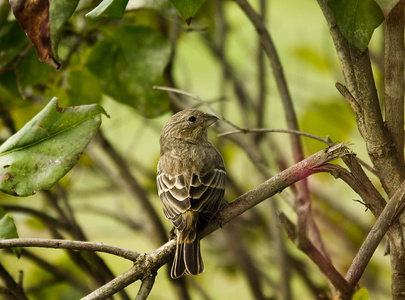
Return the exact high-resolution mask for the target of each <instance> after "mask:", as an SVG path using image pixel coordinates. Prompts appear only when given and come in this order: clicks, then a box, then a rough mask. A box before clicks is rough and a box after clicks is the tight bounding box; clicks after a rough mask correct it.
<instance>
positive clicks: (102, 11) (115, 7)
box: [86, 0, 129, 22]
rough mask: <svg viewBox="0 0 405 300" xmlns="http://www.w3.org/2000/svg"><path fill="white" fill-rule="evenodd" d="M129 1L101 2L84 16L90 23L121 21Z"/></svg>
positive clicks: (111, 0) (108, 0) (104, 0)
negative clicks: (111, 20)
mask: <svg viewBox="0 0 405 300" xmlns="http://www.w3.org/2000/svg"><path fill="white" fill-rule="evenodd" d="M128 1H129V0H103V1H102V2H101V3H100V4H99V5H98V6H97V7H96V8H94V9H93V10H92V11H90V12H89V13H87V14H86V19H87V20H89V21H92V22H97V21H102V20H110V19H121V18H122V16H123V15H124V12H125V8H126V7H127V4H128Z"/></svg>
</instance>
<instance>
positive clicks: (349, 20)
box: [329, 0, 384, 52]
mask: <svg viewBox="0 0 405 300" xmlns="http://www.w3.org/2000/svg"><path fill="white" fill-rule="evenodd" d="M329 6H330V8H331V9H332V11H333V14H334V15H335V18H336V23H337V24H338V26H339V29H340V31H341V32H342V34H343V36H344V37H345V38H346V39H347V40H348V42H349V43H350V44H351V45H352V46H353V47H354V48H356V49H357V50H358V51H360V52H363V51H364V50H366V49H367V47H368V44H369V42H370V39H371V36H372V35H373V32H374V29H376V28H377V27H378V26H380V24H381V23H382V22H383V21H384V15H383V13H382V11H381V8H380V7H379V6H378V5H377V3H375V2H374V0H330V1H329Z"/></svg>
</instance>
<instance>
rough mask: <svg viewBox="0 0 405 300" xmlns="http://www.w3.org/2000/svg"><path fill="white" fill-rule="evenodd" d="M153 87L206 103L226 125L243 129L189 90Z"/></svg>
mask: <svg viewBox="0 0 405 300" xmlns="http://www.w3.org/2000/svg"><path fill="white" fill-rule="evenodd" d="M153 89H155V90H161V91H167V92H172V93H177V94H181V95H184V96H188V97H190V98H193V99H195V100H197V101H198V102H200V103H202V104H204V105H206V106H207V107H208V108H209V109H210V110H211V112H212V113H213V114H215V115H216V116H217V117H218V118H219V119H221V120H222V121H224V122H225V123H227V124H228V125H230V126H232V127H233V128H235V129H237V130H241V131H243V129H242V128H240V127H239V126H237V125H235V124H233V123H232V122H231V121H229V120H227V119H225V118H224V117H223V116H221V115H220V114H219V113H218V112H217V111H216V110H215V109H214V108H213V107H212V106H211V105H210V104H209V103H208V102H207V101H205V100H204V99H202V98H201V97H199V96H197V95H194V94H191V93H189V92H185V91H182V90H179V89H175V88H170V87H164V86H154V87H153Z"/></svg>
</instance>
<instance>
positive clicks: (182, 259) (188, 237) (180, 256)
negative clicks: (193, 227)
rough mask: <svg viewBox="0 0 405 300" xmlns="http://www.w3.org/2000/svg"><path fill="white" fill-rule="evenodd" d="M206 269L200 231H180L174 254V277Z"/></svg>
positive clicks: (172, 274)
mask: <svg viewBox="0 0 405 300" xmlns="http://www.w3.org/2000/svg"><path fill="white" fill-rule="evenodd" d="M204 270H205V268H204V263H203V260H202V257H201V251H200V237H199V234H198V232H195V231H192V232H187V231H182V232H179V236H178V237H177V247H176V255H175V256H174V261H173V266H172V271H171V276H172V278H179V277H181V276H183V275H184V274H189V275H197V274H200V273H202V272H204Z"/></svg>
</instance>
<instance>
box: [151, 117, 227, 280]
mask: <svg viewBox="0 0 405 300" xmlns="http://www.w3.org/2000/svg"><path fill="white" fill-rule="evenodd" d="M217 119H218V118H217V117H215V116H212V115H209V114H206V113H204V112H202V111H200V110H196V109H189V110H183V111H180V112H179V113H177V114H175V115H174V116H172V117H171V118H170V120H169V121H168V122H167V123H166V125H165V126H164V127H163V130H162V133H161V135H160V160H159V164H158V174H157V186H158V193H159V198H160V202H161V204H162V207H163V212H164V214H165V216H166V218H168V219H169V220H170V221H172V223H173V225H174V226H175V227H176V228H177V232H178V237H177V248H176V256H175V259H174V262H173V266H172V270H171V276H172V277H173V278H178V277H181V276H183V275H184V274H191V275H197V274H200V273H202V272H203V271H204V263H203V261H202V258H201V252H200V238H199V232H201V231H202V230H204V229H205V228H206V227H207V225H208V224H209V222H210V221H211V219H212V218H213V217H214V216H215V214H216V213H217V211H218V209H219V207H220V205H221V201H222V198H223V195H224V191H225V165H224V161H223V159H222V157H221V154H220V153H219V152H218V150H217V149H216V148H215V147H214V146H213V145H212V144H211V142H210V141H209V140H208V137H207V127H208V126H210V125H211V124H213V123H214V122H215V121H216V120H217Z"/></svg>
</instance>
